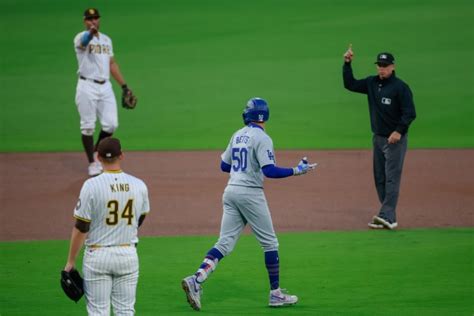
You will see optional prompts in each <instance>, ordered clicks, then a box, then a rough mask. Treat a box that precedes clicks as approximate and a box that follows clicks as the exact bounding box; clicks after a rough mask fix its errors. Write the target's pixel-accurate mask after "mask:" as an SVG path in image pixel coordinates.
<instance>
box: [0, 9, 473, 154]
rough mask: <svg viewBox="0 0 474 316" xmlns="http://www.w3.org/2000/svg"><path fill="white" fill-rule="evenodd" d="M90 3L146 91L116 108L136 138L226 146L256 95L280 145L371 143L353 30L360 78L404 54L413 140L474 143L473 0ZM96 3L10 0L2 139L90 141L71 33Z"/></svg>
mask: <svg viewBox="0 0 474 316" xmlns="http://www.w3.org/2000/svg"><path fill="white" fill-rule="evenodd" d="M93 3H94V5H95V6H97V7H98V8H99V9H100V12H101V13H102V16H103V18H102V31H103V32H104V33H106V34H108V35H110V36H111V37H112V39H113V41H114V50H115V54H116V59H117V60H118V62H119V64H120V66H121V69H122V72H123V73H124V75H125V77H126V79H127V81H128V83H129V85H130V86H131V88H133V89H134V91H135V92H136V94H137V95H138V98H139V103H138V108H137V109H136V110H135V111H126V110H123V109H120V111H119V117H120V118H119V119H120V127H119V130H118V132H117V134H116V135H117V136H118V137H120V138H121V139H122V141H123V142H124V145H125V146H126V148H127V149H129V150H175V149H178V150H180V149H222V148H224V147H225V145H226V144H227V141H228V138H229V136H230V134H231V133H232V132H233V131H234V130H235V129H236V128H238V127H239V126H240V125H241V118H240V116H241V111H242V109H243V107H244V104H245V102H246V100H247V99H249V98H250V97H252V96H261V97H264V98H266V99H267V100H268V101H269V103H270V106H271V111H272V114H271V120H270V123H269V124H268V131H269V133H270V134H271V135H272V136H273V138H274V141H275V146H276V147H277V148H280V149H292V148H316V149H318V148H368V147H370V146H371V141H370V133H371V132H370V127H369V116H368V110H367V104H366V99H365V97H364V96H362V95H358V94H354V93H350V92H348V91H346V90H344V88H343V86H342V79H341V66H342V54H343V53H344V51H345V50H346V48H347V45H348V44H349V43H353V47H354V51H355V54H356V60H355V62H354V70H355V74H356V76H357V77H365V76H367V75H371V74H374V72H375V69H374V65H373V61H374V59H375V56H376V54H377V53H378V52H380V51H383V50H388V51H391V52H393V53H394V54H395V57H396V60H397V71H398V73H399V76H400V77H401V78H402V79H404V80H405V81H406V82H408V83H409V84H410V86H411V88H412V90H413V91H414V96H415V103H416V109H417V112H418V118H417V120H416V121H415V122H414V123H413V125H412V128H411V135H410V146H411V147H417V148H448V147H460V148H462V147H464V148H466V147H468V148H471V147H474V127H473V126H474V125H473V124H472V120H473V117H474V107H473V106H472V105H473V104H472V100H473V99H474V89H472V86H473V85H474V76H473V75H472V69H473V68H474V67H473V66H474V62H473V58H472V56H473V54H474V32H472V29H474V22H473V21H474V2H472V1H470V0H454V1H449V2H446V1H441V0H421V1H408V0H403V1H397V2H396V3H391V4H390V5H388V6H381V5H380V3H379V2H377V1H375V0H361V1H356V2H354V1H332V0H318V1H312V0H301V1H289V0H287V1H282V0H262V1H252V0H241V1H230V0H224V1H217V0H203V1H194V0H179V1H174V0H166V1H145V0H138V1H133V4H131V3H130V1H125V0H115V1H105V0H102V1H94V2H93ZM90 5H91V2H90V1H72V0H70V1H57V0H43V1H36V0H34V1H33V0H2V1H1V3H0V17H1V19H0V20H1V22H0V23H1V26H2V29H4V30H5V31H4V32H3V34H2V36H1V37H0V48H1V49H2V58H1V59H0V70H1V71H0V85H1V86H2V92H3V100H2V103H1V113H2V114H1V117H0V120H1V121H0V123H1V124H0V137H1V142H0V151H3V152H6V151H79V150H81V143H80V136H79V118H78V114H77V111H76V107H75V104H74V94H75V85H76V74H75V72H76V68H77V66H76V60H75V54H74V50H73V45H72V40H73V37H74V36H75V34H76V33H78V32H79V31H81V30H82V19H81V15H82V12H83V11H84V9H85V8H86V7H87V6H90ZM116 88H117V87H116ZM118 90H119V89H116V95H117V96H119V91H118Z"/></svg>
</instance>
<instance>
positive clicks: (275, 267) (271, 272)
mask: <svg viewBox="0 0 474 316" xmlns="http://www.w3.org/2000/svg"><path fill="white" fill-rule="evenodd" d="M265 266H266V267H267V271H268V278H269V279H270V288H271V289H272V290H275V289H278V288H279V287H280V258H279V257H278V251H276V250H275V251H267V252H265Z"/></svg>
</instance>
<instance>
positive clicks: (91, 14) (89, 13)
mask: <svg viewBox="0 0 474 316" xmlns="http://www.w3.org/2000/svg"><path fill="white" fill-rule="evenodd" d="M91 18H100V14H99V10H97V9H96V8H88V9H86V11H84V19H91Z"/></svg>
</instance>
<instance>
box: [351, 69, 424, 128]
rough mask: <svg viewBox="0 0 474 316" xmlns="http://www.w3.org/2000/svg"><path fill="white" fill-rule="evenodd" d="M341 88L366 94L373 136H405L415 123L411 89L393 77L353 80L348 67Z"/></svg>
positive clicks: (393, 75) (371, 77) (393, 74)
mask: <svg viewBox="0 0 474 316" xmlns="http://www.w3.org/2000/svg"><path fill="white" fill-rule="evenodd" d="M342 76H343V79H344V87H345V88H346V89H348V90H350V91H354V92H359V93H363V94H367V100H368V101H369V112H370V125H371V127H372V132H373V133H374V134H376V135H379V136H385V137H388V136H390V134H391V133H392V132H394V131H397V132H399V133H400V134H402V135H404V134H406V133H407V132H408V127H409V126H410V123H411V122H412V121H413V120H414V119H415V117H416V112H415V104H414V103H413V95H412V93H411V90H410V87H408V85H407V84H406V83H405V82H403V81H402V80H400V79H398V78H397V77H396V76H395V72H393V73H392V75H391V76H390V77H389V78H387V79H380V78H379V76H369V77H367V78H365V79H361V80H356V79H355V78H354V75H353V74H352V67H351V63H350V62H349V63H344V66H343V68H342Z"/></svg>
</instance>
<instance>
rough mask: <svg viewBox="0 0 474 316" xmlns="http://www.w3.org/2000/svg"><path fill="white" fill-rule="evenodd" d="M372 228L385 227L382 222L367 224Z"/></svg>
mask: <svg viewBox="0 0 474 316" xmlns="http://www.w3.org/2000/svg"><path fill="white" fill-rule="evenodd" d="M367 225H368V226H369V227H370V228H372V229H384V228H385V227H384V226H383V225H382V224H376V223H374V222H372V223H368V224H367Z"/></svg>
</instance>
